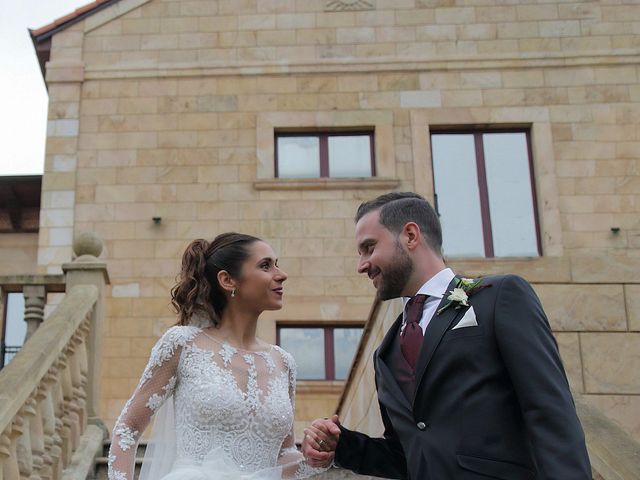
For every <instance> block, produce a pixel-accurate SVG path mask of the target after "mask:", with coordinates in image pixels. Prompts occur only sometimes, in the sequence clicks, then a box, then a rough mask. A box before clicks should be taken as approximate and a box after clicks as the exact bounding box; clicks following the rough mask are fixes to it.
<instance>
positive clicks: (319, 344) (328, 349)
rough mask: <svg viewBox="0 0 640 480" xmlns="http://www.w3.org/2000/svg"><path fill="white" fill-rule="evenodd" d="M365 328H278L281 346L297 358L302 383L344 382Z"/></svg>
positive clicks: (299, 377)
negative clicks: (320, 381) (306, 381)
mask: <svg viewBox="0 0 640 480" xmlns="http://www.w3.org/2000/svg"><path fill="white" fill-rule="evenodd" d="M361 335H362V327H359V326H357V327H354V326H348V327H347V326H345V327H342V326H300V327H288V326H287V327H283V326H280V327H278V345H280V346H281V347H282V348H284V349H285V350H286V351H287V352H289V353H291V355H293V358H295V360H296V364H297V366H298V379H299V380H344V379H346V378H347V375H348V374H349V368H350V367H351V362H352V361H353V356H354V355H355V353H356V348H358V343H359V342H360V337H361Z"/></svg>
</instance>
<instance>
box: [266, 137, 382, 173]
mask: <svg viewBox="0 0 640 480" xmlns="http://www.w3.org/2000/svg"><path fill="white" fill-rule="evenodd" d="M275 135H276V142H275V143H276V152H275V159H276V165H275V175H276V177H278V178H321V177H334V178H340V177H373V176H375V165H374V156H373V152H374V149H373V133H372V132H367V131H362V132H351V131H349V132H321V133H318V132H314V133H308V132H305V133H284V132H280V133H279V132H276V134H275Z"/></svg>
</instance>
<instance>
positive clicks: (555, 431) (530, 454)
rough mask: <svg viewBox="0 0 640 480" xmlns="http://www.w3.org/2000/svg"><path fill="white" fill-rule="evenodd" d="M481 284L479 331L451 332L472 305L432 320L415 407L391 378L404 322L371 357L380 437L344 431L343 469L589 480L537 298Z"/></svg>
mask: <svg viewBox="0 0 640 480" xmlns="http://www.w3.org/2000/svg"><path fill="white" fill-rule="evenodd" d="M455 281H456V280H455V279H454V281H452V282H451V284H450V285H449V288H448V289H447V292H449V291H450V290H452V289H453V287H454V284H455ZM483 284H484V285H491V286H490V287H489V288H484V289H482V290H480V291H478V292H477V293H476V294H475V295H473V296H471V297H470V298H469V304H470V305H471V306H473V308H474V311H475V315H476V321H477V323H478V326H471V327H464V328H458V329H454V330H452V328H453V327H454V326H455V325H456V324H457V322H458V321H459V320H460V319H461V318H462V317H463V315H464V313H465V311H466V310H467V309H468V308H469V307H461V308H459V309H455V308H452V307H449V308H447V309H446V310H444V311H443V312H442V313H441V314H439V315H434V317H433V318H432V319H431V321H430V323H429V325H428V327H427V329H426V332H425V335H424V343H423V346H422V350H421V352H420V356H419V359H418V364H417V368H416V379H415V382H416V389H415V396H414V398H413V399H411V400H410V399H408V398H407V396H406V395H405V394H404V393H403V391H402V390H401V388H400V386H399V385H398V382H397V381H396V378H395V376H394V372H397V371H398V369H397V368H395V366H394V365H393V362H394V361H395V360H394V359H393V357H394V356H393V355H392V352H393V351H394V346H395V345H396V343H395V342H397V341H398V340H397V338H398V331H399V328H400V325H401V322H402V316H400V317H399V318H398V319H397V320H396V322H395V323H394V324H393V326H392V327H391V329H390V330H389V332H387V335H386V336H385V338H384V340H383V342H382V344H381V345H380V347H379V348H378V350H377V351H376V352H375V354H374V366H375V374H376V385H377V390H378V400H379V403H380V409H381V413H382V420H383V423H384V426H385V432H384V437H383V438H371V437H369V436H367V435H364V434H362V433H358V432H353V431H350V430H348V429H346V428H344V427H341V429H342V433H341V435H340V440H339V442H338V447H337V450H336V463H337V464H338V465H339V466H341V467H343V468H348V469H351V470H353V471H355V472H357V473H361V474H365V475H374V476H379V477H387V478H401V479H404V478H408V479H412V480H426V479H431V480H447V479H454V480H467V479H468V480H471V479H487V478H498V479H505V480H519V479H556V480H578V479H579V480H586V479H590V478H591V468H590V465H589V458H588V456H587V451H586V447H585V441H584V434H583V432H582V428H581V426H580V422H579V421H578V418H577V416H576V411H575V407H574V404H573V399H572V397H571V393H570V392H569V385H568V383H567V378H566V375H565V372H564V369H563V367H562V363H561V361H560V356H559V354H558V348H557V344H556V342H555V339H554V337H553V335H552V333H551V330H550V327H549V323H548V321H547V318H546V316H545V314H544V311H543V310H542V306H541V305H540V302H539V300H538V297H537V296H536V294H535V293H534V291H533V289H532V288H531V286H530V285H529V284H528V283H527V282H526V281H525V280H523V279H522V278H520V277H517V276H514V275H501V276H491V277H485V278H484V280H483ZM446 297H447V294H445V297H444V298H443V300H442V302H441V303H440V305H439V307H438V308H441V307H442V306H444V305H445V304H446V303H447V300H446ZM405 391H406V388H405Z"/></svg>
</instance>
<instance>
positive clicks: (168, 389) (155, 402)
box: [146, 375, 176, 412]
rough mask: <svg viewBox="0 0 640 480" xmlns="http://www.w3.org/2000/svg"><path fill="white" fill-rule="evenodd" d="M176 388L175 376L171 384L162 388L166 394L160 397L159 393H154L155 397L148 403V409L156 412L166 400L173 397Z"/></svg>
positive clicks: (152, 396) (170, 380)
mask: <svg viewBox="0 0 640 480" xmlns="http://www.w3.org/2000/svg"><path fill="white" fill-rule="evenodd" d="M175 387H176V377H175V375H174V376H173V377H171V378H170V379H169V383H167V384H166V385H165V386H164V387H162V390H164V394H162V395H158V394H157V393H154V394H153V395H151V396H150V397H149V400H148V401H147V404H146V407H148V408H150V409H151V410H153V411H154V412H155V411H156V410H158V409H159V408H160V407H161V406H162V404H163V403H164V402H165V400H166V399H167V398H169V397H170V396H171V394H172V393H173V389H174V388H175Z"/></svg>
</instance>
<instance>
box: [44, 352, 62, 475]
mask: <svg viewBox="0 0 640 480" xmlns="http://www.w3.org/2000/svg"><path fill="white" fill-rule="evenodd" d="M60 365H61V363H60V361H59V360H57V361H56V362H54V364H53V365H52V366H51V368H50V369H49V373H48V374H47V377H48V379H49V381H50V384H51V389H50V390H49V396H50V400H51V401H50V404H51V409H52V410H53V436H52V437H53V447H51V458H52V460H53V465H52V472H53V478H55V479H58V478H61V477H62V468H63V463H64V461H63V458H64V456H63V451H64V440H63V438H62V431H63V428H64V424H63V422H62V416H63V415H64V401H63V398H62V386H61V384H60Z"/></svg>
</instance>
